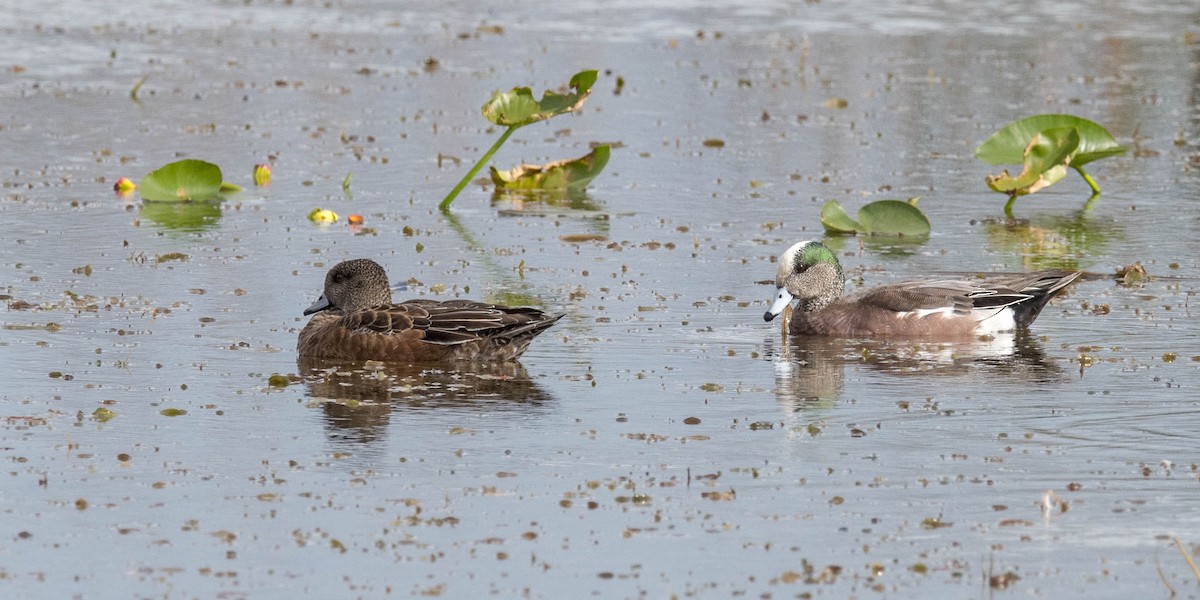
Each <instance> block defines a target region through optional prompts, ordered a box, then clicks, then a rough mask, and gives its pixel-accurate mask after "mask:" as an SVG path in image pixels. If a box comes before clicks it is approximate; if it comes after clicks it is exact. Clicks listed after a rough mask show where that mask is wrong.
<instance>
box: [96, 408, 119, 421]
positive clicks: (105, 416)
mask: <svg viewBox="0 0 1200 600" xmlns="http://www.w3.org/2000/svg"><path fill="white" fill-rule="evenodd" d="M116 416H117V413H115V412H113V411H111V410H109V409H107V408H104V407H103V406H101V407H100V408H97V409H96V410H94V411H92V418H93V419H95V420H97V421H100V422H101V423H106V422H108V421H110V420H112V419H114V418H116Z"/></svg>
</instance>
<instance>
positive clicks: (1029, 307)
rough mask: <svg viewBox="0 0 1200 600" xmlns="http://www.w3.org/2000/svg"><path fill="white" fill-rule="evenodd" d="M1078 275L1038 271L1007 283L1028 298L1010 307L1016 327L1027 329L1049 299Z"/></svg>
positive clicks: (1074, 272) (1064, 272)
mask: <svg viewBox="0 0 1200 600" xmlns="http://www.w3.org/2000/svg"><path fill="white" fill-rule="evenodd" d="M1080 274H1081V273H1080V272H1079V271H1060V270H1054V271H1038V272H1036V273H1030V274H1029V275H1028V276H1026V277H1023V278H1021V279H1020V280H1015V281H1012V282H1009V285H1010V286H1011V287H1012V288H1013V289H1014V290H1016V291H1019V292H1020V293H1022V294H1027V295H1028V296H1029V298H1028V299H1027V300H1025V301H1023V302H1018V303H1016V304H1013V305H1012V309H1013V320H1015V321H1016V324H1017V327H1020V328H1025V327H1029V325H1030V324H1032V323H1033V321H1034V320H1035V319H1037V318H1038V315H1040V314H1041V313H1042V309H1043V308H1045V306H1046V304H1047V303H1048V302H1050V299H1051V298H1053V297H1054V296H1056V295H1058V293H1059V292H1061V291H1062V290H1063V289H1064V288H1066V287H1067V286H1068V285H1071V283H1072V282H1074V281H1075V280H1076V279H1078V278H1079V276H1080Z"/></svg>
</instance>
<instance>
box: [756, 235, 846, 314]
mask: <svg viewBox="0 0 1200 600" xmlns="http://www.w3.org/2000/svg"><path fill="white" fill-rule="evenodd" d="M845 281H846V280H845V276H844V275H843V274H842V265H841V264H839V263H838V259H837V256H835V255H834V254H833V251H832V250H830V249H829V247H828V246H826V245H825V244H822V243H821V242H814V241H805V242H797V243H796V244H794V245H792V247H790V248H788V249H787V250H784V251H783V254H780V255H779V266H778V270H777V271H776V272H775V286H776V290H775V298H774V301H773V302H772V303H771V308H769V309H767V312H766V313H765V314H763V320H764V321H770V320H771V319H774V318H775V317H776V316H777V315H779V313H781V312H783V309H785V308H787V306H788V305H789V304H791V303H792V301H793V300H798V301H799V303H800V306H799V307H798V308H799V309H800V310H816V309H818V308H821V307H823V306H825V305H827V304H829V303H830V302H833V301H834V300H837V299H838V298H839V297H841V295H842V290H843V288H844V287H845Z"/></svg>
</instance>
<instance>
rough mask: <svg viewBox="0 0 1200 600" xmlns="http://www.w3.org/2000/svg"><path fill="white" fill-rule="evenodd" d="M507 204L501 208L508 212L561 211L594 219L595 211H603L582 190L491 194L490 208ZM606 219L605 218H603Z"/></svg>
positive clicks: (501, 189) (560, 212) (504, 191)
mask: <svg viewBox="0 0 1200 600" xmlns="http://www.w3.org/2000/svg"><path fill="white" fill-rule="evenodd" d="M502 202H507V203H508V206H507V207H503V208H501V210H505V211H508V212H529V213H531V214H532V213H553V214H563V210H562V209H568V212H567V214H568V215H569V214H570V212H575V211H578V212H580V213H584V214H583V215H581V216H586V217H589V218H595V216H596V215H595V214H591V213H595V212H597V211H600V210H603V208H604V207H603V205H601V204H600V203H598V202H596V201H595V200H594V199H592V197H591V196H589V195H588V193H587V190H585V189H582V188H567V189H565V190H508V189H503V188H496V189H495V191H494V192H493V193H492V206H493V207H499V206H500V203H502ZM544 207H554V208H555V210H553V211H547V210H543V208H544ZM605 218H607V217H605Z"/></svg>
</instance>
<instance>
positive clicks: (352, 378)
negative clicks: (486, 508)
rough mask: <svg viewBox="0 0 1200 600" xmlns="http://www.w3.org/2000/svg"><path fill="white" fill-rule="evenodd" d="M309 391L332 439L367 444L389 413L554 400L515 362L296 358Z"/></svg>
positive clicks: (531, 406) (533, 406)
mask: <svg viewBox="0 0 1200 600" xmlns="http://www.w3.org/2000/svg"><path fill="white" fill-rule="evenodd" d="M297 366H298V367H299V369H300V375H301V377H303V379H304V384H305V386H306V387H307V388H308V395H309V396H310V398H311V400H312V401H313V402H315V403H320V405H321V409H322V410H323V411H324V413H325V423H326V426H327V428H328V431H329V435H330V437H331V438H336V439H340V440H344V441H348V442H354V443H360V444H369V443H372V442H376V441H377V440H380V439H382V438H383V437H385V433H386V431H387V427H388V424H389V422H390V421H391V417H392V414H393V413H399V412H402V411H417V410H458V411H470V412H474V413H477V412H488V413H511V412H514V411H522V413H523V414H522V416H524V413H526V412H529V411H536V410H538V409H539V408H540V407H542V406H543V405H545V404H548V403H549V402H551V401H552V400H553V398H552V397H551V395H550V394H549V393H548V392H546V391H545V390H544V389H542V387H541V386H539V385H538V384H537V382H535V381H533V379H531V378H530V376H529V374H528V373H527V372H526V371H525V368H524V367H522V366H521V364H520V363H517V362H498V363H466V362H463V363H457V364H455V365H454V366H453V368H450V367H446V366H441V365H412V364H403V363H384V362H377V361H365V362H364V361H345V360H333V359H320V358H311V357H301V358H300V359H299V360H298V361H297Z"/></svg>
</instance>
